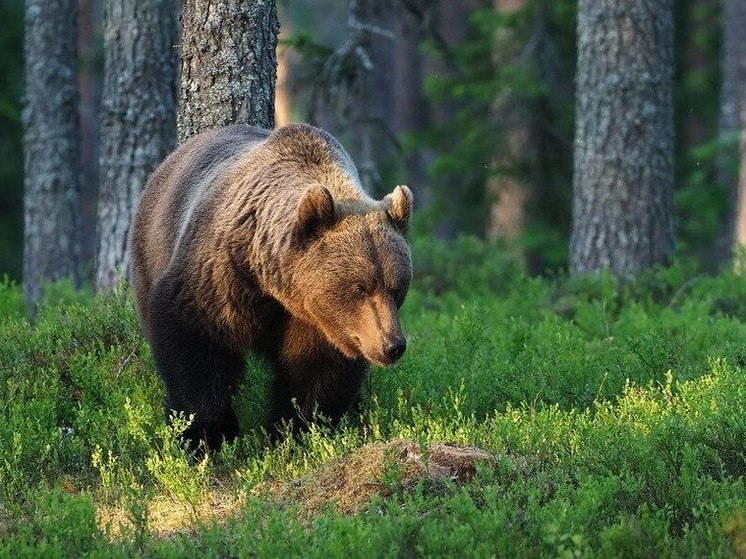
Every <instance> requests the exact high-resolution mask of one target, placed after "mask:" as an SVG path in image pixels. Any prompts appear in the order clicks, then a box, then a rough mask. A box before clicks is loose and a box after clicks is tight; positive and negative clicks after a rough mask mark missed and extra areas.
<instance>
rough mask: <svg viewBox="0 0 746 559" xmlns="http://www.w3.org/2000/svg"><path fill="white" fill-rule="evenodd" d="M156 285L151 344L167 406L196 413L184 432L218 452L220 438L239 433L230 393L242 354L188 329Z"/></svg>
mask: <svg viewBox="0 0 746 559" xmlns="http://www.w3.org/2000/svg"><path fill="white" fill-rule="evenodd" d="M158 287H161V286H158ZM158 287H156V289H155V290H154V291H153V296H152V298H151V306H150V324H151V328H150V332H151V334H150V338H151V339H150V344H151V347H152V348H153V357H154V359H155V363H156V367H157V368H158V372H159V373H160V375H161V377H162V378H163V382H164V383H165V385H166V392H167V401H166V407H167V410H176V411H180V412H184V414H186V415H187V416H189V415H191V414H194V420H193V422H192V424H191V425H190V427H189V428H188V429H187V430H186V431H185V433H184V437H185V438H186V439H187V440H188V441H190V443H191V445H192V448H194V449H196V448H197V447H198V445H199V442H200V441H204V443H205V445H206V447H207V449H209V450H217V449H219V448H220V445H221V444H222V442H223V439H224V438H225V440H227V441H231V440H233V439H234V438H235V437H236V436H237V435H238V420H237V419H236V415H235V413H234V412H233V410H232V409H231V406H230V397H231V393H232V391H233V389H234V388H235V385H236V383H237V381H238V379H239V378H240V376H241V375H242V374H243V372H244V358H243V355H241V354H240V353H237V352H235V351H231V350H229V349H227V348H225V347H221V346H220V345H219V344H217V343H215V342H214V341H213V340H212V339H210V338H209V337H208V336H206V335H205V334H203V333H200V332H197V331H196V330H195V329H193V328H190V327H189V325H188V324H185V321H186V320H185V315H186V313H184V311H180V309H179V308H178V305H177V303H176V299H174V298H173V297H170V296H169V295H171V293H169V291H170V290H169V289H166V288H161V289H159V288H158ZM186 316H188V315H186Z"/></svg>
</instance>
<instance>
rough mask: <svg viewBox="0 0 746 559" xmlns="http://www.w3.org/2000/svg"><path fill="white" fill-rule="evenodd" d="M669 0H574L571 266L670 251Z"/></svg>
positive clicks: (666, 256) (613, 264) (652, 261)
mask: <svg viewBox="0 0 746 559" xmlns="http://www.w3.org/2000/svg"><path fill="white" fill-rule="evenodd" d="M672 74H673V3H672V0H626V1H625V2H618V1H617V0H580V3H579V5H578V71H577V101H576V103H577V105H576V131H575V173H574V180H573V182H574V184H573V187H574V204H573V231H572V240H571V244H570V265H571V267H572V270H573V271H574V272H576V273H581V274H582V273H588V272H593V271H598V270H601V269H603V268H607V267H608V268H610V269H611V271H612V272H613V273H614V274H615V275H616V276H617V277H629V276H633V275H634V274H636V273H637V272H639V271H640V270H643V269H645V268H648V267H650V266H654V265H656V264H667V263H669V262H670V259H671V255H672V252H673V241H674V236H673V140H674V138H673V118H672V113H673V109H672Z"/></svg>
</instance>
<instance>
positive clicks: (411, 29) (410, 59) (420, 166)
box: [392, 10, 430, 207]
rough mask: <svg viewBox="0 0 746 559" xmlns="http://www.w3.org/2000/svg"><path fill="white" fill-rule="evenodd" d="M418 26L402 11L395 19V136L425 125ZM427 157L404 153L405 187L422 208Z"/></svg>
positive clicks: (421, 152)
mask: <svg viewBox="0 0 746 559" xmlns="http://www.w3.org/2000/svg"><path fill="white" fill-rule="evenodd" d="M422 39H423V37H422V32H421V30H420V25H419V22H418V21H417V19H416V18H415V16H414V15H412V14H411V13H409V12H408V11H406V10H402V13H400V14H399V17H398V18H397V30H396V51H395V55H394V57H393V59H394V80H393V81H394V83H393V89H394V93H393V107H392V111H393V129H394V132H395V133H396V134H397V135H400V136H401V135H404V134H412V133H418V132H422V131H423V130H424V129H425V128H427V126H428V124H429V116H430V115H429V105H428V100H427V99H426V97H425V93H424V91H423V79H422V75H423V62H424V61H423V55H422V53H421V52H420V43H421V42H422ZM427 164H428V161H427V156H426V154H425V152H424V150H422V149H417V150H412V151H411V152H408V153H405V169H406V177H407V181H406V182H407V185H408V186H409V188H410V189H411V190H412V193H413V194H414V203H415V204H416V205H417V207H423V206H424V205H426V202H427V201H428V200H429V198H430V196H429V193H428V192H427V191H426V184H427V180H426V179H427Z"/></svg>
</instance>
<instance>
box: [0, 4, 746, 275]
mask: <svg viewBox="0 0 746 559" xmlns="http://www.w3.org/2000/svg"><path fill="white" fill-rule="evenodd" d="M352 5H353V9H356V10H358V13H357V17H358V19H359V20H361V21H364V22H366V27H365V29H364V31H363V32H360V30H356V29H355V28H354V27H351V26H350V25H349V21H350V9H351V8H350V5H349V4H348V3H347V2H339V1H336V0H314V1H311V0H287V1H285V2H281V3H280V4H279V6H278V7H279V10H280V15H279V19H280V23H281V32H280V41H281V43H280V47H279V50H278V62H279V68H278V89H277V92H278V93H277V98H276V112H277V124H282V123H284V122H287V121H291V120H292V121H310V122H313V123H316V124H319V125H320V126H322V127H325V128H327V129H329V130H330V131H331V132H332V133H333V134H335V135H337V136H339V137H340V139H341V140H342V142H343V143H344V144H345V145H346V147H347V148H348V149H349V150H350V151H351V152H352V153H353V157H354V158H355V159H356V161H357V163H358V165H359V168H360V170H361V175H362V178H363V181H364V183H365V184H366V186H367V187H368V189H369V190H371V191H372V192H373V193H382V192H384V191H385V190H386V189H387V188H388V187H390V185H392V184H396V183H399V182H406V183H408V184H409V185H410V187H411V188H412V190H413V191H414V193H415V197H416V201H417V203H418V206H419V211H418V212H417V215H418V219H419V229H420V230H422V231H425V232H427V234H435V235H438V236H441V237H446V238H450V237H455V236H457V235H459V234H462V233H468V234H474V235H477V236H479V237H484V238H488V239H492V240H500V242H504V243H506V244H508V245H509V246H510V247H512V249H513V250H516V251H518V252H520V253H521V254H522V255H523V257H524V258H525V261H526V264H527V267H528V269H529V271H530V272H532V273H539V274H542V273H546V272H548V271H552V270H557V269H561V268H564V267H566V265H567V259H568V248H567V247H568V240H569V232H570V225H571V223H570V217H571V209H570V206H571V200H572V161H573V134H574V118H573V116H574V115H573V113H574V107H575V100H574V73H575V68H574V63H575V62H574V61H575V60H576V56H575V49H576V36H575V34H576V2H575V1H572V0H556V1H550V0H498V1H495V2H492V1H490V2H485V1H477V0H458V1H441V2H415V1H413V2H385V1H384V2H369V3H363V2H360V3H359V5H358V4H357V3H352ZM79 7H80V27H79V38H78V50H79V65H80V68H79V91H80V96H81V97H80V108H79V110H80V125H81V157H82V159H81V174H82V180H81V197H80V206H81V207H80V215H81V229H82V247H81V250H82V256H83V261H84V262H87V263H88V264H87V267H85V269H84V273H85V277H90V276H91V274H92V269H93V264H92V262H93V254H94V250H95V231H96V226H95V216H96V209H95V206H96V200H97V190H98V156H99V154H98V149H97V148H98V145H99V140H98V138H99V128H100V121H99V119H100V117H99V105H100V103H101V91H102V73H103V72H102V68H103V52H102V49H103V39H102V18H103V13H102V12H103V10H102V1H101V0H80V2H79ZM23 11H24V7H23V2H21V1H20V0H2V2H0V18H2V22H3V25H2V30H0V75H1V76H2V78H1V79H0V153H2V162H1V163H0V274H7V275H9V276H10V277H11V278H13V279H16V280H20V275H21V259H22V242H23V233H22V230H23V155H22V116H21V111H22V96H23V56H22V52H23ZM721 23H722V22H721V6H720V2H714V1H708V0H680V1H678V2H677V3H676V26H675V28H676V48H675V53H676V71H675V87H674V92H675V121H676V157H675V161H676V179H675V199H676V213H677V246H676V248H677V254H678V255H679V257H680V258H691V259H693V260H695V261H696V262H697V264H698V265H699V266H701V267H703V268H706V269H712V268H714V267H716V266H718V265H719V264H720V263H721V262H722V260H723V257H722V250H720V251H719V250H718V243H719V242H720V243H721V244H722V240H721V237H722V235H723V234H724V232H723V224H724V223H725V221H726V217H727V208H728V201H729V194H728V193H729V185H727V184H723V181H722V180H719V178H720V177H722V176H723V175H722V172H720V173H719V172H718V170H719V169H720V170H721V171H722V169H723V168H724V167H726V168H727V167H730V168H731V169H733V168H735V167H736V166H737V163H738V162H737V159H736V157H735V156H736V155H737V151H733V150H731V151H730V152H729V151H728V150H724V149H723V147H724V146H723V142H724V141H725V142H727V141H728V138H727V137H723V136H722V135H721V134H719V126H718V125H719V115H720V93H719V92H720V76H721V52H720V41H721ZM355 41H364V42H365V43H366V45H367V46H369V52H370V53H371V60H370V62H371V65H370V68H369V70H368V75H366V76H363V79H360V76H354V75H352V74H351V72H352V73H354V72H355V71H359V67H350V66H349V65H347V66H346V65H345V60H346V59H345V58H344V56H345V53H346V52H347V51H345V49H346V48H348V47H349V46H350V44H354V42H355ZM334 54H337V55H339V56H338V57H337V59H336V64H330V63H329V60H330V57H331V56H332V55H334ZM732 140H733V141H732V143H734V144H735V139H732ZM724 153H726V154H727V153H733V154H734V156H733V157H728V156H727V155H726V156H725V158H724V156H723V154H724ZM389 189H390V188H389ZM497 193H502V194H497Z"/></svg>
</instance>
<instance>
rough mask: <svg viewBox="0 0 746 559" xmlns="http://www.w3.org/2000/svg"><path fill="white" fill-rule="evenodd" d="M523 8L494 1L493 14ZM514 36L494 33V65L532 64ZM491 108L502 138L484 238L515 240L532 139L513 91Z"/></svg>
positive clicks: (520, 0) (517, 1)
mask: <svg viewBox="0 0 746 559" xmlns="http://www.w3.org/2000/svg"><path fill="white" fill-rule="evenodd" d="M526 7H527V2H526V0H495V1H494V8H495V11H496V12H497V13H499V14H501V15H504V16H510V15H514V14H515V13H517V12H520V11H521V10H525V9H526ZM516 35H517V34H516V32H515V30H513V29H510V28H501V29H499V30H498V32H497V33H496V36H495V48H494V55H493V63H494V64H495V65H496V66H498V67H499V65H502V64H516V63H518V61H519V59H524V60H522V61H521V63H522V64H526V63H530V62H532V60H530V59H531V58H532V57H531V55H529V56H528V57H526V56H525V54H524V50H525V46H526V45H525V43H526V42H527V38H526V37H523V38H521V37H520V36H516ZM521 39H523V40H521ZM526 58H528V60H527V59H526ZM494 109H495V112H496V113H497V114H499V115H500V116H499V120H500V121H501V122H500V124H501V128H502V129H503V131H504V138H503V139H502V142H503V143H502V144H501V145H499V146H498V149H497V153H496V154H495V157H494V161H493V165H494V167H495V169H496V170H497V173H496V174H495V175H492V176H490V178H488V180H487V192H488V195H489V197H490V198H491V200H492V206H491V208H490V219H489V223H488V224H487V236H488V237H489V238H491V239H497V238H505V239H510V240H513V241H515V240H517V239H518V238H519V237H520V235H521V234H522V233H523V227H524V223H525V221H526V206H527V204H528V200H529V198H530V197H531V191H532V185H531V182H530V180H529V178H528V176H527V172H526V170H527V169H530V168H532V167H534V166H535V163H536V152H535V149H532V148H533V147H534V146H535V145H536V138H534V136H535V134H534V130H533V123H532V118H531V114H530V112H529V110H527V107H526V103H525V101H524V100H523V99H521V98H519V97H517V96H516V95H515V94H514V93H513V92H511V91H507V92H506V93H505V94H504V95H503V96H502V98H500V99H497V100H496V101H495V107H494Z"/></svg>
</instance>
